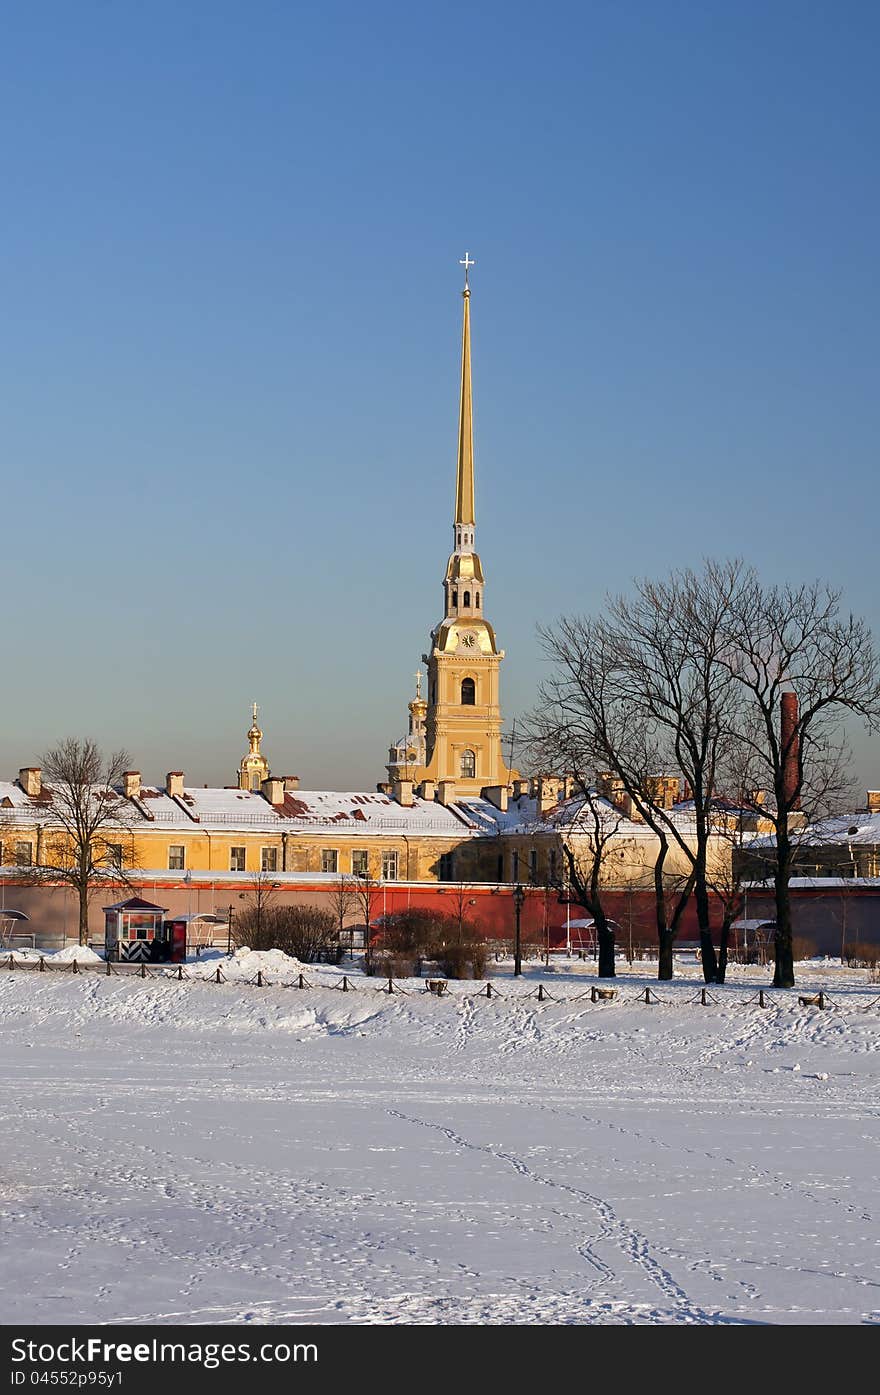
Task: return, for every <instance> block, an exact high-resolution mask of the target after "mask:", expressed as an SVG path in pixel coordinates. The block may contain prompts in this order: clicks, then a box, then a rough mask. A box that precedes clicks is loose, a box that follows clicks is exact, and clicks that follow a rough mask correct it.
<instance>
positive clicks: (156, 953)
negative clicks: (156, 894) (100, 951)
mask: <svg viewBox="0 0 880 1395" xmlns="http://www.w3.org/2000/svg"><path fill="white" fill-rule="evenodd" d="M166 909H167V907H165V906H154V905H153V903H152V901H143V900H141V898H140V896H131V897H129V899H128V900H127V901H117V902H116V904H115V905H113V906H105V907H104V954H105V957H106V958H107V960H108V961H109V960H122V961H125V962H128V963H135V964H145V963H148V964H149V963H152V964H160V963H163V962H167V961H168V960H169V959H171V958H172V957H173V954H172V951H173V949H174V939H173V934H172V930H171V924H169V926H168V928H167V929H166V924H165V911H166ZM179 957H180V958H181V959H182V958H183V954H181V955H180V956H179Z"/></svg>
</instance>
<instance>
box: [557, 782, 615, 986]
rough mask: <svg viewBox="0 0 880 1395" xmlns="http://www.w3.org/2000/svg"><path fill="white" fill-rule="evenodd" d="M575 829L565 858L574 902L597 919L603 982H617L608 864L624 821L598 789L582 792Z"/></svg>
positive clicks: (571, 829) (565, 838) (568, 834)
mask: <svg viewBox="0 0 880 1395" xmlns="http://www.w3.org/2000/svg"><path fill="white" fill-rule="evenodd" d="M580 794H581V796H582V799H581V805H580V808H579V810H578V812H577V815H576V817H575V821H574V823H573V825H570V826H569V827H568V829H567V830H566V832H565V834H564V835H563V837H562V840H561V841H562V855H563V857H564V858H565V870H566V874H567V880H568V885H569V894H570V895H571V899H572V900H574V901H575V903H576V904H577V905H579V906H583V908H584V910H585V911H588V912H589V913H590V915H591V916H592V918H593V925H594V927H595V931H596V943H597V945H598V949H599V962H598V974H599V977H600V978H614V975H615V967H614V923H613V922H612V921H611V920H610V918H609V916H608V915H607V914H606V911H605V904H604V900H603V891H604V889H605V888H606V887H607V881H608V878H607V870H606V869H607V862H608V857H609V852H610V848H611V844H612V842H613V841H614V839H615V837H616V836H617V832H618V829H619V828H620V824H621V821H622V818H623V815H622V814H620V813H619V812H618V811H617V810H615V809H614V808H613V806H612V805H610V804H609V802H608V800H607V799H604V798H602V797H601V796H600V795H599V794H597V792H596V791H595V790H594V789H589V788H587V789H582V790H581V791H580Z"/></svg>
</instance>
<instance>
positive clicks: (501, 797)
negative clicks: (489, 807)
mask: <svg viewBox="0 0 880 1395" xmlns="http://www.w3.org/2000/svg"><path fill="white" fill-rule="evenodd" d="M482 795H483V798H484V799H488V801H489V803H490V804H494V805H495V808H496V809H500V810H501V812H502V814H504V813H506V812H507V786H506V785H487V786H486V788H485V789H484V790H483V791H482Z"/></svg>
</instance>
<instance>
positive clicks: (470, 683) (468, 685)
mask: <svg viewBox="0 0 880 1395" xmlns="http://www.w3.org/2000/svg"><path fill="white" fill-rule="evenodd" d="M476 700H477V685H476V683H475V682H474V680H473V679H472V678H463V679H462V680H461V705H462V707H473V705H474V703H475V702H476Z"/></svg>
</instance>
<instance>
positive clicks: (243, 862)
mask: <svg viewBox="0 0 880 1395" xmlns="http://www.w3.org/2000/svg"><path fill="white" fill-rule="evenodd" d="M246 866H247V848H230V849H229V870H230V872H243V871H244V870H245V867H246Z"/></svg>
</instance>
